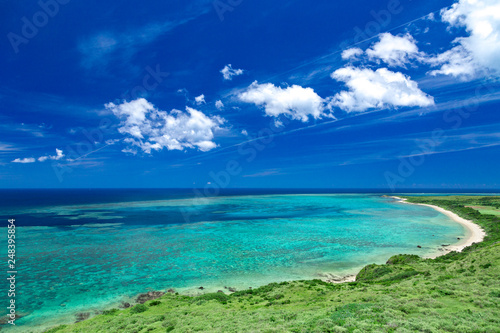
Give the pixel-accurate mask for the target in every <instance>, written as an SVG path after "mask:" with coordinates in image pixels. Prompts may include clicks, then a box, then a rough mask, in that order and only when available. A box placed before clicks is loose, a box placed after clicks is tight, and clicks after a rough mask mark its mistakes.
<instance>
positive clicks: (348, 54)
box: [342, 47, 363, 60]
mask: <svg viewBox="0 0 500 333" xmlns="http://www.w3.org/2000/svg"><path fill="white" fill-rule="evenodd" d="M362 54H363V50H362V49H360V48H359V47H353V48H350V49H347V50H344V51H342V59H344V60H348V59H356V58H357V57H359V56H360V55H362Z"/></svg>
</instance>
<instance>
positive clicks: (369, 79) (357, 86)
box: [330, 67, 434, 112]
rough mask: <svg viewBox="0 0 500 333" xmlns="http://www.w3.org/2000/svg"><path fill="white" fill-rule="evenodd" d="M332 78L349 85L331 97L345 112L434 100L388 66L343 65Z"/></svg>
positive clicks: (432, 102) (334, 104)
mask: <svg viewBox="0 0 500 333" xmlns="http://www.w3.org/2000/svg"><path fill="white" fill-rule="evenodd" d="M332 78H333V79H335V80H337V81H340V82H344V83H345V85H346V86H347V87H348V88H349V90H348V91H342V92H340V93H338V94H336V95H335V96H333V97H331V98H330V105H331V106H336V107H339V108H340V109H342V110H345V111H348V112H350V111H366V110H368V109H383V108H388V107H404V106H421V107H425V106H430V105H433V104H434V99H433V98H432V97H431V96H429V95H427V94H426V93H424V92H423V91H422V90H420V89H419V88H418V84H417V83H416V82H415V81H412V80H411V79H410V78H409V77H408V76H406V75H404V74H402V73H399V72H392V71H390V70H388V69H387V68H380V69H377V70H376V71H374V70H372V69H368V68H355V67H344V68H340V69H338V70H336V71H335V72H333V73H332Z"/></svg>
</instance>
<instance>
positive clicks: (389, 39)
mask: <svg viewBox="0 0 500 333" xmlns="http://www.w3.org/2000/svg"><path fill="white" fill-rule="evenodd" d="M366 54H367V55H368V57H370V59H372V60H373V59H375V60H376V59H380V60H382V61H383V62H385V63H386V64H388V65H389V66H392V67H396V66H399V67H402V66H405V64H406V63H408V62H409V61H410V60H411V59H413V58H416V57H418V56H419V51H418V47H417V44H416V43H415V40H414V39H413V37H412V36H411V35H410V34H406V35H404V36H394V35H392V34H390V33H383V34H381V35H380V40H379V41H378V42H377V43H375V44H374V45H373V46H372V47H371V48H369V49H368V50H366Z"/></svg>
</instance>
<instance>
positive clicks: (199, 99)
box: [194, 94, 206, 105]
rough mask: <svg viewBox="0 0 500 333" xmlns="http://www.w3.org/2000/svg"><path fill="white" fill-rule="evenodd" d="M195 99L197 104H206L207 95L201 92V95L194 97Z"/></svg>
mask: <svg viewBox="0 0 500 333" xmlns="http://www.w3.org/2000/svg"><path fill="white" fill-rule="evenodd" d="M194 101H195V102H196V104H198V105H201V104H206V102H205V95H203V94H201V95H200V96H197V97H195V98H194Z"/></svg>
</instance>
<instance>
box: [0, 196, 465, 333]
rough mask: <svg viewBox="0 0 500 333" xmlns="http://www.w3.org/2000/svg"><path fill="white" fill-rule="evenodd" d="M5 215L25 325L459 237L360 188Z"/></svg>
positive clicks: (339, 270) (450, 225)
mask: <svg viewBox="0 0 500 333" xmlns="http://www.w3.org/2000/svg"><path fill="white" fill-rule="evenodd" d="M3 215H8V216H11V215H12V216H15V217H16V220H17V223H18V225H20V226H18V228H17V251H18V253H17V255H18V257H17V259H18V281H17V290H18V293H17V303H18V311H19V313H20V314H23V315H26V316H25V317H23V318H21V319H18V320H17V322H16V323H17V326H16V328H15V329H12V328H9V329H10V330H13V331H15V330H19V331H24V332H25V331H26V330H27V329H28V328H29V329H33V330H40V329H42V328H46V327H47V326H50V325H55V324H59V323H70V322H73V321H74V320H75V314H76V313H77V312H94V311H97V310H102V309H105V308H109V307H113V306H115V307H116V306H117V304H119V303H120V302H121V301H130V300H132V299H133V298H134V297H135V296H136V295H137V294H138V293H141V292H146V291H148V290H165V289H168V288H174V289H176V290H177V291H179V292H182V293H187V294H196V293H198V292H200V291H199V290H198V289H197V288H198V287H200V286H203V287H205V289H206V290H208V291H217V290H219V289H221V290H223V288H224V286H228V287H234V288H237V289H243V288H248V287H257V286H260V285H263V284H267V283H270V282H275V281H285V280H296V279H313V278H320V277H322V276H324V275H325V274H335V275H338V276H345V275H349V274H355V273H356V272H357V271H358V270H359V269H360V268H361V267H363V266H364V265H366V264H370V263H383V262H385V261H386V260H387V259H388V258H389V257H390V256H392V255H394V254H398V253H413V254H419V255H428V254H430V253H435V252H436V251H437V249H438V248H439V247H440V246H441V244H452V243H456V242H457V237H460V238H462V237H464V236H466V235H465V232H466V231H465V230H464V228H463V227H462V226H461V225H459V224H457V223H454V222H453V221H451V220H450V219H449V218H448V217H446V216H444V215H442V214H440V213H438V212H436V211H435V210H433V209H432V208H428V207H422V206H416V205H409V204H402V203H397V202H396V201H394V200H392V199H387V198H381V197H379V196H370V195H262V196H258V195H252V196H230V197H215V198H208V199H203V200H193V199H169V200H149V201H127V202H120V203H109V202H108V203H96V202H94V203H90V204H89V203H86V204H79V205H63V206H57V205H50V206H38V207H29V206H24V207H22V209H21V208H20V207H14V208H11V209H4V211H3V212H2V216H3ZM23 220H26V221H28V220H29V221H31V222H30V224H31V226H23V225H22V222H23ZM33 221H35V222H36V221H43V222H44V223H35V222H33ZM417 245H420V246H421V247H422V248H417ZM0 246H3V247H4V248H6V244H5V239H4V238H2V244H1V245H0ZM5 294H6V293H3V295H5ZM3 297H5V296H3ZM0 301H2V302H4V304H6V302H7V300H6V299H5V298H2V299H1V300H0Z"/></svg>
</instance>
